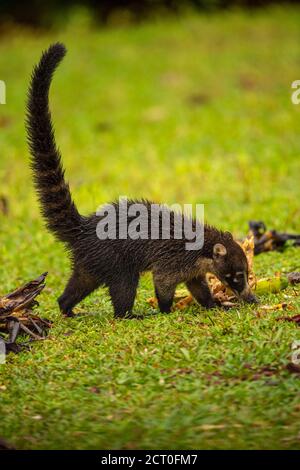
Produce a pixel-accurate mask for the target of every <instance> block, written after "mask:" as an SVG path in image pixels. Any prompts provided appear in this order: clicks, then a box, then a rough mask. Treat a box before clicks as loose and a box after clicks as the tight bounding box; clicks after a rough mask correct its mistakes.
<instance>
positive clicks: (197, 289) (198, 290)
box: [186, 276, 218, 308]
mask: <svg viewBox="0 0 300 470" xmlns="http://www.w3.org/2000/svg"><path fill="white" fill-rule="evenodd" d="M186 286H187V288H188V290H189V291H190V293H191V294H192V296H193V297H194V299H195V300H196V301H197V302H198V303H199V304H200V305H202V306H203V307H205V308H214V307H217V306H218V304H217V302H216V301H215V300H214V298H213V296H212V294H211V291H210V288H209V286H208V284H207V281H206V279H205V277H202V276H201V277H200V276H199V277H195V278H193V279H191V280H190V281H187V282H186Z"/></svg>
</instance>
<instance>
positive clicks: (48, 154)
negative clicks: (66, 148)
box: [26, 43, 83, 244]
mask: <svg viewBox="0 0 300 470" xmlns="http://www.w3.org/2000/svg"><path fill="white" fill-rule="evenodd" d="M65 54H66V48H65V46H64V45H63V44H61V43H56V44H53V45H51V46H50V47H49V48H48V49H47V50H46V51H45V52H43V54H42V57H41V59H40V61H39V63H38V64H37V65H36V66H35V67H34V69H33V72H32V75H31V82H30V86H29V90H28V100H27V113H26V129H27V135H28V144H29V149H30V154H31V160H30V163H31V168H32V172H33V180H34V185H35V188H36V191H37V194H38V198H39V202H40V206H41V210H42V215H43V217H44V219H45V220H46V224H47V227H48V229H49V230H50V231H51V232H53V233H54V235H55V236H56V238H57V239H59V240H61V241H63V242H65V243H67V244H68V243H72V242H73V241H75V240H76V237H77V236H78V230H80V226H81V224H82V220H83V217H81V216H80V214H79V213H78V211H77V208H76V206H75V204H74V202H73V200H72V196H71V192H70V188H69V185H68V183H67V182H66V181H65V178H64V169H63V165H62V161H61V154H60V151H59V149H58V147H57V145H56V142H55V135H54V128H53V125H52V119H51V113H50V109H49V89H50V85H51V81H52V77H53V75H54V72H55V70H56V68H57V67H58V65H59V64H60V62H61V61H62V59H63V58H64V56H65Z"/></svg>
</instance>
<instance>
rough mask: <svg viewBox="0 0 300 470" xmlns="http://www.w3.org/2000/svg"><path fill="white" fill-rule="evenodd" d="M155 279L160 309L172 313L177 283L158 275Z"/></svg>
mask: <svg viewBox="0 0 300 470" xmlns="http://www.w3.org/2000/svg"><path fill="white" fill-rule="evenodd" d="M153 280H154V287H155V296H156V298H157V302H158V307H159V310H160V311H161V312H162V313H170V312H171V307H172V304H173V300H174V294H175V289H176V285H177V283H174V282H170V281H169V280H168V279H167V280H166V279H163V278H162V277H156V276H154V279H153Z"/></svg>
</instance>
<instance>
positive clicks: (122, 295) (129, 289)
mask: <svg viewBox="0 0 300 470" xmlns="http://www.w3.org/2000/svg"><path fill="white" fill-rule="evenodd" d="M138 282H139V274H132V273H130V274H129V273H127V274H126V275H125V274H124V275H119V276H116V279H115V280H114V281H113V282H110V283H109V286H108V287H109V294H110V297H111V301H112V304H113V307H114V316H115V317H116V318H126V317H127V318H130V316H131V312H132V309H133V305H134V300H135V296H136V291H137V286H138Z"/></svg>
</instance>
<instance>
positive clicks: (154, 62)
mask: <svg viewBox="0 0 300 470" xmlns="http://www.w3.org/2000/svg"><path fill="white" fill-rule="evenodd" d="M90 3H91V2H90ZM100 3H101V4H102V5H104V4H106V3H107V2H100ZM109 3H111V2H109ZM140 3H141V4H145V5H146V4H147V2H140ZM148 3H149V4H150V3H151V8H150V7H149V8H145V11H144V13H143V14H140V13H139V12H138V11H137V10H134V11H133V13H132V11H131V7H130V8H123V7H122V8H120V7H119V6H118V8H117V7H116V9H115V10H113V9H112V10H111V12H110V14H109V15H108V16H107V18H104V19H103V18H102V19H101V15H99V14H98V13H97V14H96V6H95V5H92V3H91V5H92V7H91V9H89V8H87V7H86V6H85V5H84V6H82V5H79V6H78V5H77V6H76V8H75V9H74V8H73V7H72V8H70V9H69V8H67V10H64V8H63V7H64V5H66V6H68V2H63V3H61V2H60V4H61V5H62V7H60V4H59V6H58V4H57V3H55V2H52V3H51V2H49V5H48V6H49V10H47V11H48V13H46V14H45V13H41V15H40V16H39V11H40V10H41V11H44V10H43V9H44V4H45V3H44V2H40V3H38V2H37V3H36V9H34V8H33V10H30V9H28V10H30V11H33V13H34V14H36V19H35V18H33V19H32V20H30V19H26V18H25V20H24V18H21V17H19V16H18V14H17V13H16V12H15V13H12V12H13V6H14V5H15V4H16V2H9V4H7V3H6V6H5V2H3V1H2V2H1V5H0V7H1V9H0V13H1V21H0V23H1V38H0V39H1V40H0V79H1V80H4V81H5V83H6V88H7V96H6V104H5V105H0V183H1V184H0V197H1V198H2V201H4V203H3V202H2V206H1V207H2V210H1V211H0V265H1V267H0V269H1V274H0V295H2V294H5V293H7V292H8V291H9V290H11V289H13V288H15V287H16V286H18V285H19V284H21V283H24V282H26V281H27V280H30V279H31V278H34V277H36V276H37V275H39V274H40V273H42V272H44V271H49V277H48V282H47V289H46V290H45V291H44V293H43V294H42V295H41V297H40V307H39V309H38V312H39V314H40V315H42V316H46V317H48V318H51V319H52V320H53V321H54V327H53V329H52V330H51V334H50V336H49V338H48V339H47V340H46V341H45V342H42V343H36V344H33V346H32V348H31V350H30V351H29V352H23V353H22V354H19V355H17V356H9V357H8V359H7V363H6V364H5V365H0V413H1V430H0V437H5V438H6V439H7V440H9V441H10V442H11V443H12V444H14V445H15V446H17V447H19V448H87V449H89V448H128V449H132V448H165V449H168V448H189V449H192V448H281V447H283V448H299V428H298V425H299V379H298V377H297V375H292V374H290V373H289V372H288V371H287V370H286V368H285V366H286V364H287V363H288V362H289V360H290V355H291V344H292V342H293V340H296V339H299V330H298V329H297V326H295V325H293V324H290V323H283V322H278V321H276V318H277V317H278V316H280V315H282V312H269V313H268V314H264V315H263V316H260V317H259V316H257V315H256V313H257V312H256V311H254V310H253V308H252V307H249V306H243V305H241V306H239V307H238V308H235V309H233V310H231V311H230V312H224V311H221V310H217V311H216V312H210V311H205V310H203V309H201V308H200V307H199V306H192V307H190V308H188V309H187V310H186V311H185V312H180V313H179V312H174V313H172V314H170V315H169V316H164V315H155V311H154V310H153V309H152V308H151V307H150V306H149V305H148V303H147V302H146V299H147V298H148V297H149V296H151V295H152V294H153V288H152V283H151V278H150V277H149V276H148V275H147V276H145V277H143V279H142V280H141V284H140V288H139V293H138V298H137V301H136V306H135V312H136V313H137V314H148V317H147V318H146V319H145V320H143V321H140V320H132V321H129V320H126V321H123V322H120V321H119V322H118V321H115V320H114V319H112V308H111V305H110V301H109V298H108V295H107V293H106V291H105V290H104V289H101V290H98V291H97V292H96V293H94V294H93V295H92V296H90V297H89V298H88V299H86V300H85V301H84V302H83V303H82V304H81V309H79V310H81V311H84V312H88V313H89V315H86V316H82V317H79V318H76V319H74V320H65V319H64V320H63V319H62V318H61V316H60V314H59V312H58V308H57V304H56V298H57V297H58V295H59V294H60V293H61V292H62V290H63V287H64V284H65V282H66V278H67V274H68V260H67V257H66V255H65V253H64V250H63V247H62V246H61V245H60V244H58V243H56V242H55V241H54V239H53V237H52V235H51V234H48V233H47V232H46V230H45V228H44V226H43V223H42V220H41V217H40V214H39V208H38V205H37V202H36V196H35V194H34V191H33V187H32V182H31V175H30V171H29V166H28V151H27V147H26V136H25V131H24V112H25V111H24V108H25V99H26V90H27V86H28V81H29V77H30V72H31V69H32V66H33V64H34V63H36V62H37V61H38V59H39V56H40V54H41V51H42V50H43V49H45V48H46V47H47V46H48V45H49V44H50V43H51V42H54V41H57V40H60V41H63V42H64V43H65V44H66V46H67V48H68V49H69V53H68V55H67V57H66V59H65V61H64V62H63V64H62V65H61V66H60V68H59V70H58V72H57V74H56V76H55V80H54V82H53V86H52V89H51V108H52V110H53V118H54V123H55V128H56V136H57V141H58V144H59V146H60V148H61V151H62V155H63V160H64V163H65V166H66V169H67V172H66V174H67V177H68V179H69V180H70V184H71V189H72V191H73V194H74V198H75V200H76V202H77V204H78V207H79V209H80V211H81V212H82V213H89V212H92V211H95V210H96V209H97V207H98V206H99V204H102V203H104V202H106V201H109V200H112V199H114V198H117V197H118V196H119V195H128V196H131V197H141V196H143V197H147V198H149V199H153V200H156V201H162V202H166V203H170V204H172V203H174V202H177V203H181V204H183V203H196V202H199V203H205V215H206V218H207V220H208V221H209V222H210V223H212V224H215V225H217V226H219V227H220V228H223V229H227V230H231V231H232V232H233V233H234V234H235V235H236V236H243V235H244V234H245V233H246V231H247V222H248V220H249V219H262V220H264V221H265V223H266V224H267V225H268V226H269V227H270V228H276V229H279V230H289V231H294V232H299V231H300V227H299V211H300V208H299V196H300V190H299V169H300V168H299V166H300V164H299V153H300V134H299V116H300V114H299V113H300V105H298V106H297V105H294V104H292V102H291V94H292V89H291V83H292V82H293V81H294V80H296V79H300V70H299V69H300V42H299V24H300V9H299V7H298V6H296V5H289V6H285V7H284V8H283V7H282V6H280V5H278V4H277V5H270V6H267V7H265V8H246V9H242V8H240V7H239V5H241V4H242V3H243V2H232V3H231V5H230V8H228V7H227V8H226V5H227V3H228V2H218V1H215V2H202V3H201V2H183V3H185V5H184V6H182V7H180V8H179V7H178V8H177V9H175V11H174V8H173V10H172V8H171V7H170V8H169V7H167V6H166V4H167V2H156V3H157V4H159V5H156V6H157V9H156V8H154V7H153V4H154V3H155V2H148ZM168 3H169V4H172V5H179V2H168ZM248 3H250V2H248ZM251 3H253V2H251ZM131 4H132V5H133V4H134V2H132V3H131ZM202 4H203V5H204V6H209V7H211V6H212V5H214V8H213V9H212V8H209V11H208V10H207V9H204V10H203V9H202V8H200V5H202ZM238 4H239V5H238ZM195 5H196V7H195ZM217 6H218V7H222V8H216V7H217ZM248 6H249V5H248ZM97 8H98V7H97ZM52 9H53V15H52V13H51V14H50V11H51V12H52ZM30 11H28V12H27V13H29V12H30ZM162 12H163V13H162ZM34 16H35V15H34ZM45 16H46V18H45ZM99 18H100V19H99ZM6 205H7V209H6V208H5V207H6ZM4 206H5V207H4ZM299 261H300V252H299V250H298V249H293V248H289V249H287V250H286V251H285V253H283V254H281V253H267V254H263V255H260V256H259V257H258V258H257V259H256V262H255V270H256V272H257V274H258V275H260V276H262V275H263V276H265V275H272V274H274V272H275V271H282V272H288V271H295V270H299ZM295 292H296V291H294V290H293V289H292V288H289V289H288V290H286V291H284V292H283V293H280V294H278V295H266V296H265V297H263V298H262V299H261V300H262V303H267V304H273V303H276V302H279V301H280V302H282V301H286V302H288V304H289V306H290V308H291V314H292V313H293V312H294V313H297V312H298V311H299V305H300V304H299V300H298V298H297V296H296V293H295ZM249 365H250V368H249ZM268 368H271V369H272V370H273V371H274V373H273V372H272V373H271V376H270V375H269V376H268V374H266V373H265V372H264V371H266V370H268Z"/></svg>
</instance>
